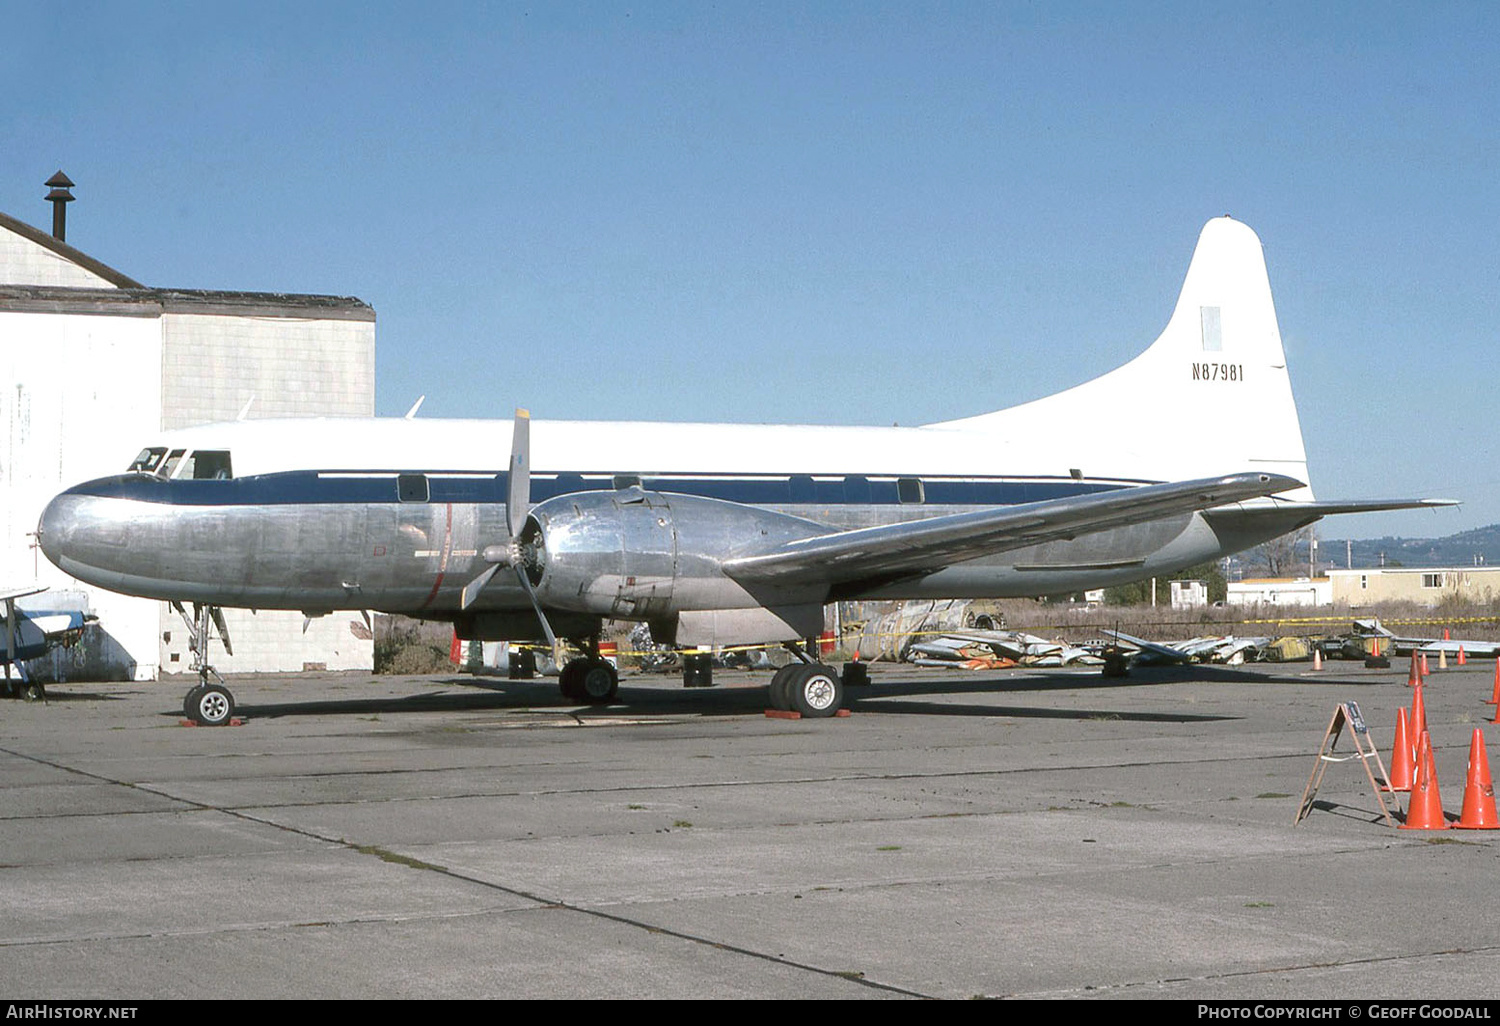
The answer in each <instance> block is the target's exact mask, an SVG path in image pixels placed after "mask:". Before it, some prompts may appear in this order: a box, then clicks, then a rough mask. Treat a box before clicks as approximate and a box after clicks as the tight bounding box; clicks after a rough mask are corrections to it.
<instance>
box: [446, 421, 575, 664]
mask: <svg viewBox="0 0 1500 1026" xmlns="http://www.w3.org/2000/svg"><path fill="white" fill-rule="evenodd" d="M530 512H531V413H530V411H527V410H521V409H518V410H516V419H515V429H514V434H513V435H512V437H511V443H510V490H509V492H508V493H507V495H506V498H505V528H506V531H507V532H508V534H509V537H508V538H507V539H506V540H505V543H504V544H503V545H486V546H485V547H484V551H483V552H482V553H480V556H481V558H483V559H484V560H485V561H486V562H487V563H489V566H487V567H485V568H484V569H483V570H481V571H480V572H479V576H478V577H475V578H474V579H473V580H472V581H470V582H469V583H468V584H466V585H464V590H463V594H462V595H460V596H459V600H458V602H459V608H460V609H468V608H469V607H470V606H471V605H473V604H474V600H475V599H477V598H478V597H479V593H480V592H481V591H483V590H484V586H485V585H487V584H489V583H490V578H492V577H494V576H495V573H496V572H497V571H498V570H499V569H500V568H501V567H502V566H509V567H510V568H511V569H512V570H514V571H515V573H516V580H518V581H520V582H521V590H522V591H524V592H526V597H527V598H529V599H530V600H531V608H532V609H534V610H536V618H537V620H538V621H539V622H540V623H541V625H542V632H543V633H545V634H546V635H547V641H548V643H549V644H551V646H552V650H553V652H556V651H557V647H558V646H557V635H556V634H554V633H553V632H552V625H551V624H550V623H548V622H547V614H546V613H544V612H542V603H541V600H540V599H538V598H537V597H536V589H535V588H533V587H532V586H531V578H530V577H528V576H527V575H526V561H525V558H524V556H523V555H522V553H521V531H522V530H524V529H525V527H526V516H527V514H528V513H530Z"/></svg>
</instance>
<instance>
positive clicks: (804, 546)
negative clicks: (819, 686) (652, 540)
mask: <svg viewBox="0 0 1500 1026" xmlns="http://www.w3.org/2000/svg"><path fill="white" fill-rule="evenodd" d="M1302 486H1303V485H1302V482H1301V481H1298V480H1297V479H1295V478H1291V477H1286V476H1283V475H1280V474H1256V473H1246V474H1230V475H1228V476H1225V477H1211V478H1199V479H1197V480H1193V481H1178V482H1173V483H1170V484H1159V485H1144V486H1141V487H1138V488H1122V489H1120V490H1118V491H1112V492H1104V493H1101V494H1096V495H1087V496H1081V497H1076V498H1068V499H1052V500H1048V501H1046V502H1032V503H1026V504H1024V505H1020V506H1004V507H1000V508H997V509H986V510H976V511H974V512H968V513H954V514H951V515H949V516H941V517H932V518H929V519H927V520H917V521H913V522H909V523H903V524H885V525H882V526H879V527H865V528H859V529H857V530H853V531H838V532H831V533H829V534H822V535H817V536H815V537H812V538H804V539H801V540H799V541H792V542H788V543H786V544H784V545H782V546H781V547H779V548H777V549H775V550H773V551H771V552H765V553H759V554H757V555H754V556H745V557H742V558H739V559H733V560H729V561H728V562H726V563H724V572H725V573H726V574H728V575H729V576H730V577H732V578H734V579H736V580H739V581H744V582H751V581H767V582H775V581H785V580H788V579H792V578H796V579H799V580H803V581H824V582H827V583H829V584H839V583H844V582H847V581H857V580H862V579H865V578H869V577H876V576H880V577H885V576H889V575H892V574H909V573H920V572H929V571H933V570H937V569H940V568H942V567H945V566H948V565H949V564H952V563H959V562H962V561H964V560H967V559H976V558H978V557H980V556H987V555H991V554H993V553H996V552H1004V551H1006V550H1008V549H1016V548H1022V547H1024V546H1028V545H1038V544H1041V543H1042V542H1049V541H1057V540H1059V539H1069V538H1073V537H1075V536H1077V535H1080V534H1088V533H1091V532H1093V531H1104V530H1109V529H1110V528H1116V527H1127V526H1129V525H1131V524H1138V523H1144V522H1146V521H1149V520H1156V519H1159V518H1161V517H1165V516H1171V515H1174V514H1179V513H1192V512H1196V511H1198V510H1205V509H1209V508H1210V507H1214V506H1222V505H1224V504H1226V503H1235V502H1242V501H1244V500H1247V499H1256V498H1261V497H1264V496H1268V495H1274V494H1275V493H1277V492H1284V491H1288V490H1290V489H1293V488H1301V487H1302Z"/></svg>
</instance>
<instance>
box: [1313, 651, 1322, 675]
mask: <svg viewBox="0 0 1500 1026" xmlns="http://www.w3.org/2000/svg"><path fill="white" fill-rule="evenodd" d="M1322 668H1323V650H1322V649H1321V648H1316V647H1314V648H1313V669H1314V670H1321V669H1322Z"/></svg>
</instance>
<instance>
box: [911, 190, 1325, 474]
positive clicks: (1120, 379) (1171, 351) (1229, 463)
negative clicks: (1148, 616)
mask: <svg viewBox="0 0 1500 1026" xmlns="http://www.w3.org/2000/svg"><path fill="white" fill-rule="evenodd" d="M932 426H933V427H935V428H952V429H959V430H965V431H974V432H982V433H985V434H994V435H996V436H998V437H1003V438H1005V439H1007V440H1009V441H1011V443H1012V444H1014V442H1015V440H1016V439H1026V438H1033V439H1038V444H1039V445H1041V446H1044V447H1045V448H1046V450H1047V451H1048V453H1049V455H1051V454H1055V457H1056V458H1057V459H1058V460H1076V461H1078V462H1072V463H1068V464H1067V465H1068V466H1070V467H1082V468H1085V471H1086V472H1087V473H1089V474H1090V475H1092V474H1095V473H1099V474H1105V473H1107V474H1109V475H1113V476H1120V477H1127V476H1132V477H1135V478H1137V479H1141V480H1158V481H1161V480H1182V479H1185V478H1193V477H1204V476H1210V475H1214V474H1225V473H1233V472H1237V471H1241V470H1265V471H1270V472H1272V473H1278V474H1286V475H1288V476H1290V477H1295V478H1297V479H1299V480H1302V481H1306V480H1307V456H1306V452H1305V450H1304V449H1303V445H1302V428H1301V425H1300V424H1299V423H1298V420H1297V407H1296V403H1295V402H1294V400H1293V398H1292V385H1291V379H1290V378H1289V377H1288V375H1287V368H1286V355H1285V353H1284V351H1283V350H1282V346H1281V331H1280V329H1279V328H1278V327H1277V324H1276V308H1275V305H1274V304H1273V303H1272V300H1271V285H1270V281H1269V279H1268V278H1267V276H1266V262H1265V256H1264V254H1263V253H1262V250H1261V242H1260V239H1259V238H1258V237H1257V236H1256V234H1255V233H1254V232H1253V231H1251V230H1250V229H1249V228H1248V227H1247V226H1245V225H1243V224H1241V223H1240V222H1238V221H1235V220H1233V219H1232V218H1228V217H1219V218H1215V219H1214V220H1212V221H1209V222H1208V224H1206V225H1204V227H1203V231H1202V233H1201V234H1200V235H1199V236H1198V247H1197V249H1195V250H1194V251H1193V259H1192V262H1191V263H1190V264H1189V265H1188V272H1187V278H1186V280H1185V281H1184V282H1183V284H1182V292H1181V294H1180V295H1179V296H1178V298H1177V307H1176V309H1175V310H1174V311H1173V312H1172V317H1171V320H1169V321H1168V322H1167V326H1166V328H1165V329H1164V330H1163V331H1162V333H1161V336H1160V337H1159V338H1158V339H1157V340H1156V342H1155V343H1154V344H1153V345H1152V346H1151V348H1149V349H1147V350H1146V351H1145V352H1144V353H1142V354H1141V355H1140V356H1138V357H1136V358H1135V359H1134V360H1131V361H1130V362H1129V363H1127V364H1125V365H1124V366H1123V367H1120V368H1118V369H1116V370H1113V371H1111V372H1109V373H1108V374H1105V375H1103V376H1102V377H1098V378H1095V379H1094V380H1092V381H1089V382H1086V383H1084V384H1082V385H1078V386H1077V387H1075V388H1070V389H1068V390H1067V391H1065V392H1059V393H1057V394H1056V395H1051V396H1047V397H1046V398H1044V399H1038V400H1036V401H1034V402H1030V403H1026V404H1024V405H1021V406H1016V407H1013V408H1011V409H1008V410H1001V411H999V412H997V413H989V414H984V415H982V416H978V417H970V418H967V419H965V420H957V421H949V422H947V423H944V424H935V425H932ZM1044 439H1045V441H1043V440H1044ZM1289 497H1296V498H1302V499H1308V498H1311V493H1310V491H1308V490H1302V491H1299V492H1297V493H1295V495H1294V496H1289Z"/></svg>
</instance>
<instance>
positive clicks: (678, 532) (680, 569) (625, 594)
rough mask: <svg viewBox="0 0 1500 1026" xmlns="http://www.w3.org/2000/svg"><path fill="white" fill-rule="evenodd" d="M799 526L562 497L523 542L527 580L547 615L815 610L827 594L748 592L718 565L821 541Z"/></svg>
mask: <svg viewBox="0 0 1500 1026" xmlns="http://www.w3.org/2000/svg"><path fill="white" fill-rule="evenodd" d="M827 532H828V528H826V527H823V526H822V525H820V524H815V523H813V522H812V521H810V520H803V519H802V518H800V517H792V516H787V515H785V514H782V513H772V512H770V511H768V510H763V509H756V508H755V507H752V506H744V505H741V504H739V503H734V502H724V501H721V500H718V499H707V498H702V497H700V496H694V495H677V494H672V493H663V492H648V491H644V490H643V489H641V488H624V489H620V490H618V491H613V492H582V493H575V494H571V495H559V496H557V497H555V498H552V499H548V500H547V501H545V502H543V503H540V504H539V505H537V506H536V507H534V508H533V509H532V511H531V515H530V516H529V517H528V518H527V522H526V527H525V528H524V529H523V530H522V532H521V537H520V546H521V551H522V555H523V559H524V561H525V566H526V571H527V574H528V576H529V577H530V578H531V583H532V585H533V586H534V587H535V588H536V591H537V595H538V597H539V598H540V599H541V602H542V604H543V605H544V606H547V607H548V608H555V609H566V610H572V611H575V612H580V613H593V614H596V615H600V616H608V617H616V618H619V619H625V620H669V619H671V618H673V617H675V616H676V614H677V613H678V612H680V611H682V610H702V609H747V608H754V607H760V606H765V605H772V604H783V603H808V602H817V603H820V604H821V602H822V601H823V599H824V598H825V597H826V596H825V595H824V594H810V593H809V592H808V590H807V589H806V588H805V587H804V588H802V589H800V590H799V591H796V592H786V591H777V592H763V591H762V590H761V589H759V588H757V590H756V593H755V594H753V595H752V594H750V593H749V592H747V591H746V590H745V589H744V588H743V587H742V586H741V585H740V584H739V583H738V582H736V581H734V580H732V579H731V578H729V577H727V576H725V574H724V571H723V563H724V561H726V560H730V559H735V558H738V557H740V556H750V555H755V554H758V553H761V552H766V551H769V550H771V549H775V548H779V547H780V546H782V545H784V544H785V543H787V542H789V541H795V540H798V539H801V538H810V537H813V536H816V535H820V534H826V533H827Z"/></svg>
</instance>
